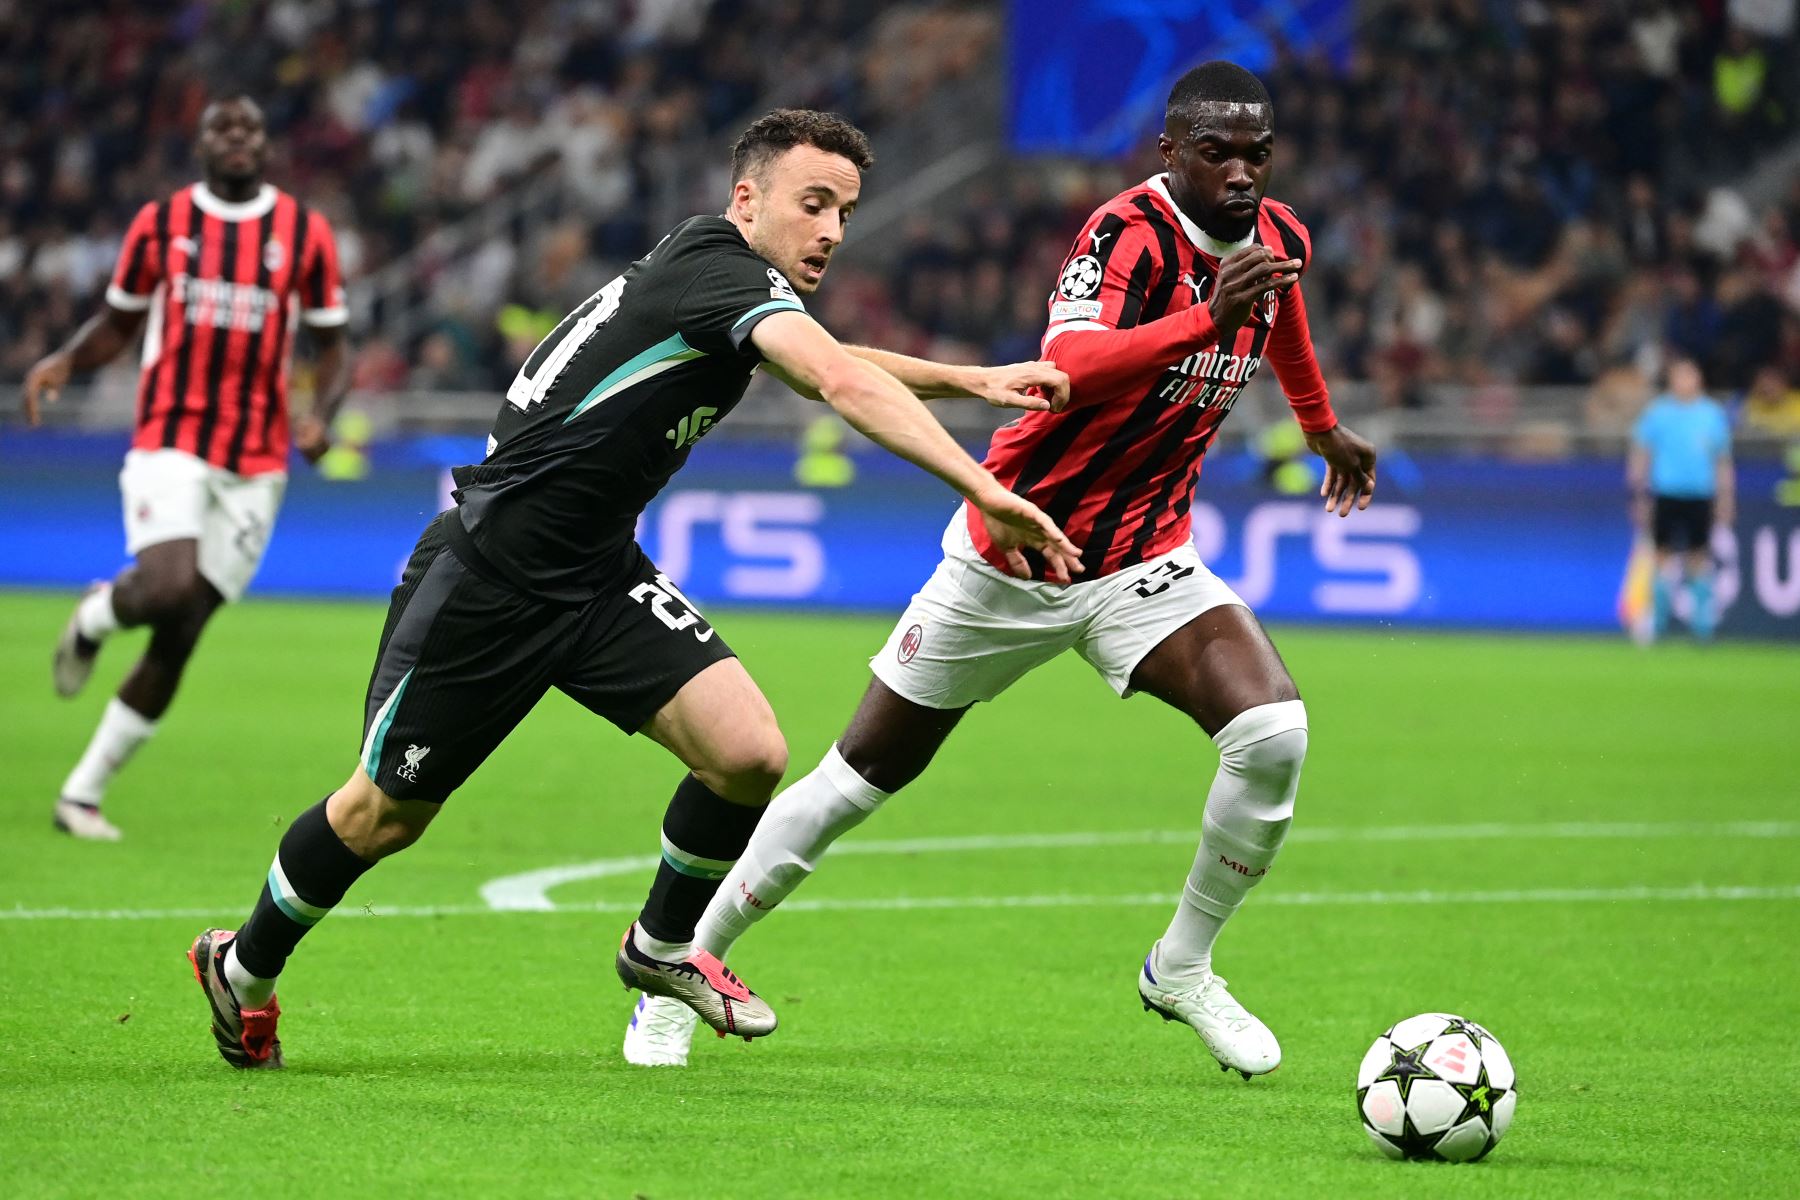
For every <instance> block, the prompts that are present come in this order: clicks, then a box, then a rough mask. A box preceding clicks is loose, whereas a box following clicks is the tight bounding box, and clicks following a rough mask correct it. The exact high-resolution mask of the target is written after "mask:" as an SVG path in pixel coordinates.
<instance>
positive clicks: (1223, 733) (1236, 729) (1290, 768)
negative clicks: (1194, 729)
mask: <svg viewBox="0 0 1800 1200" xmlns="http://www.w3.org/2000/svg"><path fill="white" fill-rule="evenodd" d="M1215 740H1216V741H1217V743H1218V746H1219V758H1220V762H1221V764H1222V765H1224V766H1225V767H1226V768H1228V769H1229V770H1231V771H1233V772H1235V773H1237V774H1239V775H1243V776H1246V777H1251V778H1255V779H1257V780H1258V781H1259V782H1261V783H1264V784H1265V785H1267V786H1270V787H1272V788H1275V789H1277V790H1278V791H1281V792H1286V793H1290V794H1291V792H1292V790H1293V788H1294V786H1295V785H1297V784H1298V782H1299V779H1300V768H1301V767H1302V766H1304V765H1305V763H1306V748H1307V728H1306V705H1305V704H1303V703H1302V702H1301V701H1299V700H1297V699H1295V700H1283V701H1277V702H1276V703H1274V704H1259V705H1257V706H1256V707H1254V708H1249V709H1245V710H1244V711H1243V712H1241V713H1239V714H1238V715H1237V716H1236V717H1234V718H1232V720H1231V722H1230V723H1229V724H1228V725H1226V726H1225V728H1224V729H1221V730H1220V731H1219V735H1218V737H1217V738H1216V739H1215Z"/></svg>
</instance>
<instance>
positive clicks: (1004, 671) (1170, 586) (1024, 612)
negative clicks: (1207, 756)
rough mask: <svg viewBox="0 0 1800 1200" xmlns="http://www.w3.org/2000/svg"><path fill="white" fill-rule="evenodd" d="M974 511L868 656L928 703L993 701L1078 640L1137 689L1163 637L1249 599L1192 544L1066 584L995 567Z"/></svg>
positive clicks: (1122, 684)
mask: <svg viewBox="0 0 1800 1200" xmlns="http://www.w3.org/2000/svg"><path fill="white" fill-rule="evenodd" d="M965 522H966V519H965V517H964V515H963V514H962V513H961V512H959V513H957V515H956V518H955V519H954V520H953V521H952V522H951V523H950V528H948V529H946V530H945V531H944V561H943V562H941V563H939V564H938V569H937V570H936V571H935V572H934V573H933V574H932V576H931V578H930V579H929V580H928V581H927V582H926V584H925V586H924V587H923V588H921V589H920V590H919V593H918V595H916V596H914V597H913V598H912V603H911V604H909V605H908V606H907V609H906V612H905V614H904V615H902V616H901V618H900V621H899V623H898V624H896V625H895V626H894V632H893V633H892V634H890V635H888V640H887V645H885V646H883V647H882V648H881V653H879V654H877V655H876V656H875V657H874V658H872V659H870V660H869V667H870V669H871V670H873V671H874V672H875V677H876V678H877V679H879V680H881V682H883V683H885V684H886V685H887V686H888V687H889V688H891V689H893V690H894V691H895V692H896V693H898V694H899V695H900V696H902V697H904V698H905V699H907V700H911V701H912V702H913V703H914V704H922V705H924V706H925V707H927V708H939V709H956V708H963V707H965V706H966V705H969V704H973V703H975V702H976V701H980V700H992V699H993V698H994V697H996V696H998V695H999V694H1000V693H1001V692H1004V691H1005V690H1006V689H1007V688H1009V687H1011V686H1012V685H1013V684H1014V683H1015V682H1017V681H1018V680H1019V679H1020V678H1022V677H1023V676H1024V675H1025V673H1026V672H1027V671H1030V670H1031V669H1033V668H1034V667H1039V666H1042V665H1043V664H1044V663H1047V662H1049V661H1050V660H1051V659H1053V658H1055V657H1056V656H1057V655H1059V654H1061V653H1062V652H1063V651H1064V650H1068V649H1070V648H1073V649H1074V650H1075V651H1076V653H1078V654H1080V655H1081V657H1082V658H1084V659H1086V660H1087V661H1088V663H1089V665H1091V666H1092V667H1093V668H1094V669H1095V670H1096V671H1098V672H1100V675H1101V677H1102V678H1104V679H1105V680H1106V682H1107V683H1108V684H1110V685H1111V686H1112V689H1113V691H1115V692H1117V693H1118V694H1119V695H1121V696H1129V695H1131V673H1132V672H1133V671H1134V670H1136V669H1137V665H1138V663H1140V662H1142V661H1143V659H1144V656H1145V655H1147V654H1149V653H1150V651H1152V650H1154V649H1155V648H1156V647H1157V646H1158V645H1160V644H1161V643H1162V641H1163V640H1164V639H1165V638H1167V637H1168V636H1169V635H1170V634H1172V633H1174V632H1175V631H1176V630H1177V629H1180V628H1181V627H1182V626H1183V625H1186V624H1187V623H1188V622H1189V621H1191V620H1193V619H1194V618H1195V617H1197V616H1199V615H1200V614H1201V613H1203V612H1206V611H1207V610H1208V609H1212V608H1217V607H1218V606H1220V605H1221V604H1243V603H1244V602H1243V601H1242V600H1240V599H1238V597H1237V593H1235V592H1233V591H1232V590H1231V589H1230V588H1229V587H1227V586H1226V585H1225V583H1224V582H1223V581H1222V580H1220V578H1219V577H1218V576H1217V575H1214V574H1213V573H1212V572H1211V571H1209V570H1207V569H1206V564H1204V563H1202V562H1201V561H1200V556H1199V554H1197V553H1196V552H1195V550H1194V547H1193V545H1192V544H1191V543H1190V544H1188V545H1185V546H1181V547H1178V548H1176V549H1174V550H1171V551H1169V553H1167V554H1163V555H1159V556H1158V557H1156V558H1153V559H1150V560H1149V561H1148V562H1144V563H1140V564H1138V565H1137V566H1135V567H1129V568H1127V569H1125V570H1123V571H1117V572H1114V573H1113V574H1111V575H1108V576H1106V577H1105V578H1104V579H1096V580H1093V581H1092V582H1089V583H1078V584H1075V585H1073V586H1069V587H1064V586H1061V585H1058V584H1053V583H1032V582H1029V581H1026V580H1021V579H1014V578H1012V577H1011V576H1009V575H1004V574H1002V573H1001V572H999V571H997V570H995V569H994V568H993V567H991V566H989V565H988V564H987V562H986V561H985V560H983V559H982V557H981V556H980V555H979V554H978V553H976V551H975V545H974V543H973V542H972V541H971V540H970V539H969V531H968V526H967V524H966V523H965Z"/></svg>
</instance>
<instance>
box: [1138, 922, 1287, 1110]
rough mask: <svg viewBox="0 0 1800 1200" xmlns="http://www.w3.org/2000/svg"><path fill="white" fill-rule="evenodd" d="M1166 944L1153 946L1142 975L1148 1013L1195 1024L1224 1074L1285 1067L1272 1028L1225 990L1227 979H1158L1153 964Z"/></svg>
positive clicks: (1140, 991) (1140, 987)
mask: <svg viewBox="0 0 1800 1200" xmlns="http://www.w3.org/2000/svg"><path fill="white" fill-rule="evenodd" d="M1161 945H1162V943H1161V942H1157V943H1156V945H1155V946H1152V947H1151V948H1150V953H1149V954H1148V955H1147V956H1146V957H1145V958H1144V969H1143V970H1142V971H1139V972H1138V996H1139V997H1141V998H1142V999H1143V1001H1144V1011H1145V1012H1153V1013H1156V1014H1158V1015H1159V1016H1161V1017H1162V1019H1163V1020H1165V1021H1180V1022H1182V1023H1183V1024H1185V1025H1188V1026H1190V1027H1191V1028H1192V1029H1193V1031H1194V1032H1195V1033H1197V1034H1199V1035H1200V1040H1201V1041H1202V1042H1204V1043H1206V1048H1207V1049H1208V1050H1209V1051H1211V1052H1212V1056H1213V1057H1214V1058H1216V1059H1218V1060H1219V1069H1220V1070H1221V1071H1236V1072H1237V1073H1238V1074H1239V1075H1242V1076H1243V1077H1244V1078H1245V1079H1248V1078H1250V1077H1251V1076H1252V1075H1267V1074H1268V1073H1269V1072H1270V1071H1273V1070H1274V1069H1275V1068H1276V1067H1279V1066H1280V1065H1281V1044H1280V1043H1279V1042H1277V1041H1276V1040H1275V1035H1274V1034H1273V1033H1270V1032H1269V1027H1268V1026H1267V1025H1264V1024H1263V1023H1262V1022H1261V1021H1259V1020H1257V1019H1256V1017H1255V1016H1254V1015H1253V1014H1252V1013H1251V1012H1250V1011H1249V1010H1247V1009H1246V1008H1245V1007H1244V1006H1243V1005H1241V1004H1239V1003H1238V1002H1237V1001H1236V1000H1235V999H1234V998H1233V997H1232V995H1231V993H1230V992H1228V991H1226V990H1225V981H1224V980H1223V979H1220V978H1219V977H1218V976H1217V975H1213V974H1211V973H1208V974H1206V975H1204V976H1201V977H1200V978H1198V979H1192V980H1170V981H1167V982H1165V981H1162V980H1159V979H1158V978H1157V977H1156V975H1155V973H1154V968H1153V966H1152V964H1153V963H1155V961H1156V951H1157V949H1158V948H1159V947H1160V946H1161Z"/></svg>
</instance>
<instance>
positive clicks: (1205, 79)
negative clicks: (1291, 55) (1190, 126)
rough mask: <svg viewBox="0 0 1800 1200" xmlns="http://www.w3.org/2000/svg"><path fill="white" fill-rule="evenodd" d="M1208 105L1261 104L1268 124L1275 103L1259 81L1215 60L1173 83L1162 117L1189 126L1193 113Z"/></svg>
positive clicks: (1273, 112) (1229, 64) (1248, 74)
mask: <svg viewBox="0 0 1800 1200" xmlns="http://www.w3.org/2000/svg"><path fill="white" fill-rule="evenodd" d="M1209 103H1221V104H1261V105H1264V106H1266V107H1267V108H1268V110H1269V117H1270V119H1271V120H1273V119H1274V115H1275V103H1274V101H1272V100H1270V99H1269V89H1268V88H1266V87H1264V86H1263V81H1262V80H1260V79H1258V78H1257V77H1256V76H1255V75H1254V74H1252V73H1251V72H1249V71H1246V70H1245V69H1244V68H1242V67H1240V66H1238V65H1237V64H1236V63H1234V62H1226V61H1225V60H1224V59H1222V58H1215V59H1214V60H1213V61H1211V62H1203V63H1201V64H1200V65H1199V66H1197V67H1195V68H1193V69H1192V70H1191V71H1189V72H1188V73H1187V74H1185V75H1183V76H1182V77H1181V78H1180V79H1177V80H1176V81H1175V86H1174V87H1173V88H1171V89H1170V90H1169V106H1168V108H1167V109H1166V110H1165V112H1164V116H1165V118H1166V119H1169V120H1175V119H1177V118H1179V119H1181V120H1184V121H1188V122H1190V123H1191V122H1192V121H1193V120H1194V119H1195V117H1196V116H1198V114H1197V113H1196V111H1195V110H1196V109H1197V108H1199V106H1200V105H1202V104H1209Z"/></svg>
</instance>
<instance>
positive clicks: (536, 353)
mask: <svg viewBox="0 0 1800 1200" xmlns="http://www.w3.org/2000/svg"><path fill="white" fill-rule="evenodd" d="M624 294H625V277H624V276H623V275H621V276H619V277H618V278H617V279H615V280H613V281H612V282H611V283H609V284H607V285H606V286H605V287H603V288H601V289H600V290H599V291H597V292H595V293H594V294H593V295H592V296H590V297H589V298H588V301H587V303H586V304H584V305H582V306H581V307H580V308H578V309H576V310H575V311H574V312H572V313H570V314H569V315H568V316H566V317H564V318H563V319H562V321H561V322H560V323H558V325H557V326H556V328H555V329H552V330H551V331H550V332H549V333H548V334H546V335H545V336H544V340H543V341H541V342H539V343H538V344H537V348H536V349H535V350H533V351H532V352H531V357H530V358H527V359H526V360H525V365H524V366H522V367H520V368H519V373H518V374H517V375H515V376H513V381H512V383H511V384H509V385H508V386H507V389H506V401H507V403H508V404H511V405H514V406H515V407H517V408H519V409H529V408H530V407H531V406H532V405H533V404H542V403H543V402H544V397H545V396H547V395H549V394H550V388H551V385H552V384H554V383H555V382H556V380H557V377H558V376H560V375H561V374H562V373H563V368H564V367H566V366H568V365H569V360H570V359H571V358H574V357H575V352H576V351H577V350H579V349H581V347H582V346H583V345H585V344H586V343H587V340H588V339H589V338H591V337H593V336H594V334H595V332H597V331H598V330H599V328H600V327H601V326H602V325H604V324H606V323H607V322H608V321H610V320H612V318H613V314H614V313H616V312H618V311H619V298H620V297H621V296H623V295H624Z"/></svg>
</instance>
